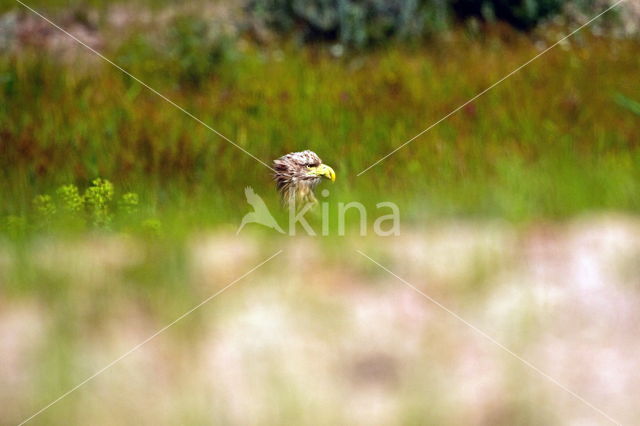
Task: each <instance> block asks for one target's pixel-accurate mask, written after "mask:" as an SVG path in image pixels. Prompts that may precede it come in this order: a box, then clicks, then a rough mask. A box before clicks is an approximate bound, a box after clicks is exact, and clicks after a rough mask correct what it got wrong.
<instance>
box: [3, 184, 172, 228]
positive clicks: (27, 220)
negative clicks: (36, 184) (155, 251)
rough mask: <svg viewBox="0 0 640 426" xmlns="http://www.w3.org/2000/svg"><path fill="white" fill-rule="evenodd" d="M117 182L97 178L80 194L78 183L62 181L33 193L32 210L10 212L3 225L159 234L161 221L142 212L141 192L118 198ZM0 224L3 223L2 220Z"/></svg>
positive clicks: (10, 226) (128, 193) (7, 226)
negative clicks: (51, 189)
mask: <svg viewBox="0 0 640 426" xmlns="http://www.w3.org/2000/svg"><path fill="white" fill-rule="evenodd" d="M115 200H116V197H115V188H114V185H113V184H112V183H111V182H110V181H108V180H106V179H101V178H98V179H94V180H93V181H92V182H91V185H90V186H89V187H88V188H87V189H86V190H85V191H84V194H82V195H81V192H80V190H79V189H78V187H77V186H75V185H63V186H61V187H59V188H58V189H57V190H56V191H55V192H54V195H53V196H52V195H49V194H40V195H37V196H36V197H34V199H33V202H32V204H31V207H32V208H31V210H30V211H29V212H28V213H27V214H26V217H23V216H15V215H12V216H8V217H7V218H6V221H5V223H4V225H5V226H0V229H1V230H2V231H6V233H7V235H9V236H20V235H24V234H25V233H26V232H27V231H28V230H39V231H42V230H44V231H51V230H66V231H69V230H85V229H86V228H87V227H91V228H99V229H113V228H116V229H119V230H125V231H135V232H142V233H144V234H148V235H158V234H159V233H160V229H161V224H160V222H159V221H157V220H155V219H149V218H148V217H144V216H142V215H140V214H139V207H140V206H139V204H140V199H139V197H138V194H136V193H134V192H127V193H125V194H123V195H122V196H121V197H120V198H119V199H117V202H116V201H115ZM0 225H2V224H1V223H0Z"/></svg>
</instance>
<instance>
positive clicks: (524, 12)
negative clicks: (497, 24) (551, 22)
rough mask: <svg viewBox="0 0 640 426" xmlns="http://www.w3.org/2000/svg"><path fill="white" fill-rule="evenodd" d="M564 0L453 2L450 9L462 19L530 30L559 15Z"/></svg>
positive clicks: (473, 0)
mask: <svg viewBox="0 0 640 426" xmlns="http://www.w3.org/2000/svg"><path fill="white" fill-rule="evenodd" d="M565 3H567V1H566V0H453V2H452V8H453V10H454V12H455V13H456V15H457V16H458V17H460V18H462V19H464V18H468V17H471V16H475V17H480V18H483V19H486V20H501V21H505V22H508V23H509V24H511V25H513V26H514V27H516V28H518V29H521V30H530V29H532V28H533V27H535V26H536V25H537V24H538V23H540V21H542V20H544V19H546V18H548V17H550V16H553V15H555V14H557V13H559V12H560V11H561V10H562V7H563V6H564V4H565Z"/></svg>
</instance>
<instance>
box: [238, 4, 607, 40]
mask: <svg viewBox="0 0 640 426" xmlns="http://www.w3.org/2000/svg"><path fill="white" fill-rule="evenodd" d="M570 2H572V3H575V5H576V6H577V7H578V8H580V9H588V8H589V7H590V6H591V7H593V4H594V3H595V0H248V9H249V12H250V14H251V15H252V16H253V17H254V19H257V20H258V21H259V22H261V23H263V24H265V25H267V26H268V27H270V28H273V29H275V30H278V31H281V32H290V31H292V30H295V31H299V32H301V33H302V34H303V35H304V37H305V39H306V40H329V41H340V42H342V43H345V44H349V45H353V46H359V47H360V46H365V45H370V44H375V43H378V42H382V41H385V40H388V39H392V38H403V39H406V38H416V37H424V36H428V35H431V34H434V33H437V32H439V31H442V30H444V29H446V28H447V27H448V24H449V22H450V20H451V17H454V18H457V19H460V20H464V19H467V18H470V17H476V18H480V19H483V20H487V21H493V20H501V21H505V22H508V23H509V24H511V25H512V26H514V27H515V28H518V29H520V30H530V29H532V28H534V27H535V26H536V25H538V24H539V23H540V22H541V21H543V20H545V19H547V18H550V17H552V16H554V15H557V14H558V13H560V12H562V10H563V8H564V7H565V5H566V4H568V3H570Z"/></svg>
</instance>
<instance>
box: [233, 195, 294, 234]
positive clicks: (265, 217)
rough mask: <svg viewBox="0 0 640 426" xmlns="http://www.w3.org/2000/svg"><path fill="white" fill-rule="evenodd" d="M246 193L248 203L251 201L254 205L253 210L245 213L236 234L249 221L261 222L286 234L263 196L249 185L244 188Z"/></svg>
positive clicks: (252, 205)
mask: <svg viewBox="0 0 640 426" xmlns="http://www.w3.org/2000/svg"><path fill="white" fill-rule="evenodd" d="M244 195H245V197H247V203H249V204H250V205H251V207H253V211H252V212H249V213H247V214H245V215H244V217H243V218H242V223H240V227H239V228H238V231H237V232H236V235H238V234H239V233H240V231H241V230H242V228H244V226H245V225H246V224H247V223H259V224H260V225H264V226H266V227H268V228H272V229H275V230H276V231H278V232H280V233H281V234H284V231H283V230H282V228H280V225H278V222H276V220H275V219H274V218H273V216H271V212H269V209H268V208H267V205H266V204H265V203H264V201H263V200H262V198H260V196H259V195H258V194H256V193H255V192H254V191H253V188H251V187H250V186H247V187H246V188H245V189H244Z"/></svg>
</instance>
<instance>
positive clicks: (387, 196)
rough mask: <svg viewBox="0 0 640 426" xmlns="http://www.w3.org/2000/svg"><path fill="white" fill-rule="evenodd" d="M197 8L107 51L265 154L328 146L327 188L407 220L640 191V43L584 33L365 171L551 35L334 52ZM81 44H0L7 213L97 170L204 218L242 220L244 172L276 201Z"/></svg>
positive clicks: (593, 204)
mask: <svg viewBox="0 0 640 426" xmlns="http://www.w3.org/2000/svg"><path fill="white" fill-rule="evenodd" d="M202 25H204V24H203V22H201V21H200V20H198V19H197V18H182V19H177V20H175V21H172V24H171V26H170V27H169V28H167V29H166V30H162V31H160V30H156V31H147V32H144V33H140V32H136V31H132V33H131V35H130V36H129V37H126V38H125V39H124V40H121V41H120V42H118V43H112V44H114V45H115V46H110V45H109V43H107V42H105V43H106V46H105V47H104V49H103V50H104V52H105V54H106V55H107V56H108V57H110V58H112V59H113V60H114V61H115V62H116V63H118V64H120V65H122V66H123V67H125V68H126V69H127V70H129V71H130V72H131V73H133V74H134V75H136V76H137V77H139V78H140V79H142V80H143V81H145V82H146V83H148V84H149V85H151V86H152V87H154V88H156V89H157V90H159V91H160V92H162V93H163V94H165V95H166V96H168V97H169V98H171V99H172V100H174V101H175V102H177V103H178V104H179V105H181V106H183V107H184V108H186V109H187V110H189V111H190V112H191V113H193V114H194V115H195V116H196V117H198V118H200V119H202V120H203V121H205V122H206V123H208V124H209V125H211V126H212V127H213V128H215V129H216V130H218V131H220V132H221V133H222V134H224V135H226V136H227V137H229V138H230V139H232V140H233V141H235V142H237V143H238V144H239V145H240V146H242V147H243V148H245V149H246V150H247V151H249V152H251V153H252V154H254V155H255V156H257V157H258V158H260V159H262V160H263V161H265V162H266V163H268V164H269V163H270V161H271V160H272V159H274V158H277V157H278V156H280V155H282V154H284V153H286V152H290V151H294V150H301V149H306V148H309V149H312V150H315V151H316V152H318V153H319V154H320V156H321V157H322V158H323V159H324V160H325V162H326V163H328V164H330V165H332V166H334V168H335V169H336V171H337V173H338V181H337V183H336V185H334V186H332V187H331V188H330V189H331V191H332V195H331V200H332V201H335V202H337V201H352V200H359V201H363V202H366V203H373V202H377V201H382V200H390V201H394V202H396V203H398V204H399V205H400V206H401V207H402V211H403V212H404V214H405V219H407V220H414V219H415V220H424V219H427V218H433V217H443V216H444V217H450V216H452V215H454V216H459V217H460V216H462V217H468V216H473V217H499V218H507V219H510V220H531V219H537V218H556V217H567V216H569V215H572V214H576V213H579V212H583V211H589V210H597V209H613V210H623V211H633V212H635V211H638V209H639V208H640V203H639V202H638V198H637V196H636V194H637V193H638V189H639V188H638V185H639V183H638V182H640V179H639V177H640V176H638V173H639V170H640V168H639V167H638V161H639V159H640V157H639V150H638V138H639V137H640V134H639V133H638V132H639V128H638V119H639V116H638V113H637V109H636V111H635V112H634V110H633V108H631V107H629V106H628V105H629V104H632V103H633V102H634V100H637V99H640V91H639V90H640V89H639V88H638V86H637V85H636V84H635V78H634V76H635V73H636V71H637V67H638V65H639V60H638V55H637V51H638V49H639V47H638V44H637V42H633V41H624V40H619V41H616V40H601V39H597V38H593V37H589V36H584V37H581V36H579V37H577V38H576V39H575V40H573V41H572V42H571V43H570V44H567V45H566V46H564V47H560V48H557V49H555V50H554V51H551V52H549V53H548V54H546V55H544V56H543V57H542V58H540V59H539V60H538V61H536V62H535V63H533V64H531V65H530V66H528V67H527V68H525V69H524V70H523V71H522V72H520V73H519V74H517V75H515V76H513V77H512V78H510V79H508V80H507V81H505V82H504V83H503V84H501V85H500V86H498V87H496V88H495V89H494V90H492V91H491V92H489V93H487V94H486V95H485V96H483V97H481V98H480V99H478V100H477V101H476V102H474V103H473V104H471V105H469V106H468V107H466V108H464V109H463V110H462V111H460V112H459V113H457V114H456V115H454V116H452V117H451V118H449V119H448V120H446V121H445V122H443V123H441V124H440V125H438V126H437V127H435V128H434V129H432V130H431V131H430V132H428V133H427V134H425V135H423V136H422V137H420V138H419V139H417V140H415V141H414V142H412V143H411V144H410V145H408V146H407V147H406V148H404V149H402V150H401V151H399V152H398V153H396V154H395V155H393V156H392V157H390V158H389V159H388V160H387V161H385V162H383V163H381V164H380V165H379V166H376V167H375V168H373V169H371V170H370V171H368V172H367V173H365V174H363V175H362V176H360V177H356V175H357V173H359V172H361V171H362V170H364V169H365V168H366V167H368V166H369V165H370V164H371V163H373V162H374V161H376V160H378V159H379V158H380V157H381V156H383V155H385V154H387V153H388V152H389V151H391V150H392V149H394V148H395V147H396V146H398V145H400V144H402V143H403V142H405V141H406V140H408V139H409V138H411V137H413V136H414V135H416V134H417V133H418V132H420V131H421V130H423V129H424V128H426V127H428V126H429V125H431V124H432V123H434V122H435V121H437V120H439V119H440V118H441V117H443V116H444V115H445V114H447V113H448V112H450V111H451V110H453V109H454V108H456V107H457V106H459V105H460V104H462V103H463V102H465V101H466V100H467V99H469V98H470V97H471V96H473V95H475V94H476V93H478V92H480V91H481V90H483V89H484V88H486V87H487V86H489V85H490V84H492V83H493V82H495V81H497V80H498V79H500V78H501V77H502V76H504V75H505V74H507V73H508V72H510V71H511V70H513V69H515V68H516V67H517V66H519V65H521V64H522V63H524V62H525V61H527V60H528V59H529V58H531V57H532V56H534V55H535V54H537V53H538V51H539V50H540V47H536V45H534V44H533V43H532V40H530V39H529V38H527V37H526V36H524V35H519V34H516V33H512V32H509V31H505V30H500V31H495V32H489V33H488V34H484V35H482V36H477V37H472V36H470V35H468V34H465V33H464V32H456V33H453V34H452V35H451V36H450V37H449V39H447V40H440V41H434V42H433V43H432V44H429V45H425V46H415V47H413V48H407V47H398V46H392V47H388V48H383V49H380V50H377V51H373V52H367V53H353V52H351V53H350V54H348V55H347V56H345V57H342V58H338V59H336V58H334V57H332V56H331V55H330V54H329V53H328V52H327V49H325V48H323V47H310V48H304V49H299V48H296V47H295V46H293V45H289V46H284V47H281V46H278V47H273V46H272V47H267V48H260V47H257V46H255V45H252V44H250V43H248V42H246V41H243V40H240V41H231V40H222V41H220V40H215V41H207V40H206V37H202V36H201V35H202V32H203V31H204V29H203V27H202ZM104 31H105V33H106V34H108V29H105V30H104ZM105 40H109V38H108V37H105ZM69 49H70V50H72V51H71V53H69V52H67V54H68V55H67V56H70V58H69V59H67V60H66V61H64V60H61V59H60V55H54V54H43V53H42V52H38V51H37V50H29V49H28V48H25V50H24V51H21V52H20V53H19V54H17V55H3V56H2V58H0V75H1V77H2V78H1V79H0V80H1V82H2V90H0V96H1V97H2V102H1V105H2V108H1V110H0V129H1V132H2V144H3V155H2V157H1V158H0V161H1V162H2V163H1V167H2V171H3V179H2V182H1V183H0V185H1V186H0V188H1V191H0V194H1V195H0V197H1V200H0V202H1V204H0V205H1V210H0V214H2V215H3V216H7V215H25V214H27V213H28V210H29V208H30V206H31V202H32V199H33V198H34V197H35V196H36V195H37V194H39V193H44V192H47V191H52V190H53V189H54V188H56V187H58V186H60V185H63V184H68V183H75V184H77V185H79V186H80V187H86V186H87V185H88V184H89V182H90V181H91V180H92V179H94V178H96V177H102V178H106V179H109V180H110V181H112V182H114V183H115V184H116V187H117V188H118V189H119V190H121V191H122V192H127V191H135V192H137V193H139V194H140V195H141V197H142V204H144V205H145V206H149V207H150V208H151V209H153V210H154V211H155V212H157V214H158V215H160V216H163V217H164V216H165V215H166V216H167V218H168V217H171V219H170V220H174V219H175V220H178V219H179V218H180V217H182V218H183V220H184V221H188V222H189V223H193V224H194V225H196V226H199V224H200V223H202V224H219V223H225V222H229V221H232V222H235V221H237V220H238V212H237V209H238V206H239V205H242V203H243V199H244V195H243V188H244V187H245V186H247V185H250V186H253V187H254V188H255V189H256V191H257V192H258V193H259V194H262V195H263V196H267V197H270V201H273V202H275V194H274V190H273V188H272V184H271V181H270V177H269V173H270V171H269V170H268V169H267V168H265V167H264V166H263V165H261V164H259V163H258V162H256V161H255V160H254V159H252V158H251V157H249V156H247V155H246V154H244V153H242V152H241V151H240V150H238V149H236V148H234V147H233V146H231V145H230V144H229V143H228V142H226V141H224V140H223V139H221V138H220V137H218V136H217V135H215V134H213V133H212V132H210V131H209V130H208V129H206V128H205V127H203V126H201V125H200V124H198V123H197V122H195V121H194V120H192V119H191V118H189V117H187V116H186V115H185V114H183V113H181V112H180V111H178V110H176V109H175V108H173V107H172V106H171V105H169V104H168V103H166V102H165V101H163V100H162V99H160V98H159V97H157V96H156V95H154V94H153V93H151V92H149V91H147V90H146V89H144V88H142V87H141V86H140V85H139V84H138V83H136V82H135V81H133V80H131V79H130V78H128V77H126V76H125V75H123V74H122V73H121V72H120V71H118V70H117V69H115V68H113V67H111V66H110V65H108V64H106V63H104V62H102V61H100V60H99V59H97V58H96V57H95V56H94V55H93V54H92V53H90V52H87V51H83V50H82V49H81V48H78V49H75V48H73V47H70V48H69ZM56 58H57V59H56ZM621 99H622V101H620V100H621ZM625 102H626V103H625ZM625 105H627V106H625ZM187 206H188V208H187ZM167 220H169V219H167Z"/></svg>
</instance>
